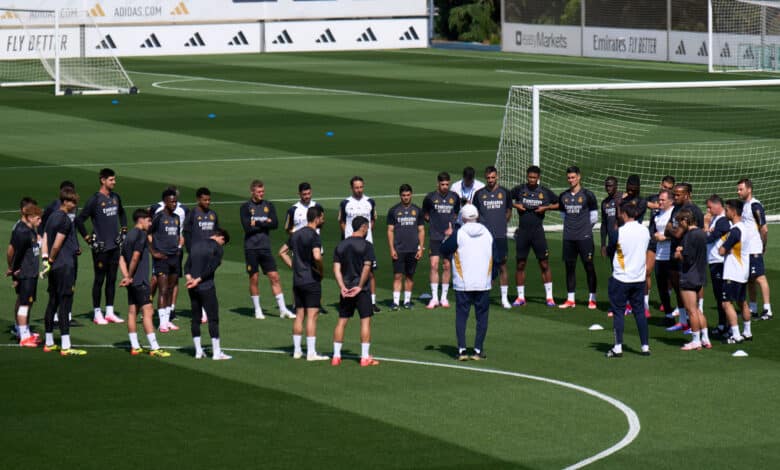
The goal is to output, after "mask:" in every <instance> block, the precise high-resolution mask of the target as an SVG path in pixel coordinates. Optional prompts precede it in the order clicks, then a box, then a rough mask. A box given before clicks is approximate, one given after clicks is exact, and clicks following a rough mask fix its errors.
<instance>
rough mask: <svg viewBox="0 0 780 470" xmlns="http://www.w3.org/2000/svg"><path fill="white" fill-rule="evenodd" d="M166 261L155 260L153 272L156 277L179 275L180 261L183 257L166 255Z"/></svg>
mask: <svg viewBox="0 0 780 470" xmlns="http://www.w3.org/2000/svg"><path fill="white" fill-rule="evenodd" d="M166 256H168V257H167V258H165V259H154V260H153V262H152V270H153V271H154V275H155V276H161V275H166V276H168V275H171V274H174V275H178V274H179V269H180V268H179V264H180V263H179V260H180V259H181V255H166Z"/></svg>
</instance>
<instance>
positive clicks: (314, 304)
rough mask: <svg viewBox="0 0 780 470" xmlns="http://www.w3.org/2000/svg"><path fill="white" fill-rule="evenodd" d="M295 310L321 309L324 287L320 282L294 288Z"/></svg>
mask: <svg viewBox="0 0 780 470" xmlns="http://www.w3.org/2000/svg"><path fill="white" fill-rule="evenodd" d="M293 298H294V302H295V308H319V307H320V302H321V300H322V285H321V284H320V283H319V282H314V283H312V284H305V285H302V286H293Z"/></svg>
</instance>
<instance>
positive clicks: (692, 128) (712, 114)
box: [496, 80, 780, 224]
mask: <svg viewBox="0 0 780 470" xmlns="http://www.w3.org/2000/svg"><path fill="white" fill-rule="evenodd" d="M537 109H538V112H536V110H537ZM535 116H538V118H535ZM537 119H538V124H535V121H536V120H537ZM537 126H538V130H537V129H536V128H537ZM778 128H780V80H750V81H722V82H675V83H625V84H623V83H621V84H595V85H561V86H557V85H538V86H535V87H530V86H524V87H513V88H512V89H511V90H510V93H509V97H508V100H507V105H506V114H505V117H504V126H503V129H502V134H501V142H500V144H499V149H498V154H497V159H496V167H497V168H498V169H499V172H500V175H501V181H502V184H504V185H505V186H507V187H510V188H511V187H513V186H514V185H517V184H521V183H523V182H525V171H526V169H527V168H528V166H530V165H532V164H538V165H539V166H540V167H541V168H542V181H543V184H544V185H546V186H548V187H550V188H551V189H553V190H554V191H555V192H561V191H563V190H565V189H566V188H567V183H566V168H567V167H568V166H571V165H577V166H579V167H580V168H581V170H582V172H583V180H582V181H583V185H584V186H585V187H587V188H588V189H590V190H592V191H594V192H595V193H596V194H598V195H600V196H601V197H603V195H604V189H603V188H604V180H605V179H606V177H607V176H615V177H617V178H618V180H619V184H620V186H621V187H622V186H624V185H625V181H626V179H627V178H628V176H629V175H632V174H637V175H639V176H640V178H641V181H642V188H643V191H642V192H643V194H644V195H647V194H650V193H654V192H655V191H657V188H658V185H659V182H660V180H661V179H662V178H663V177H664V176H666V175H672V176H674V177H675V178H676V179H677V180H678V181H685V182H689V183H691V184H692V185H693V187H694V200H695V201H696V202H697V203H698V204H701V205H702V206H703V204H704V200H705V199H706V198H707V197H709V196H710V195H711V194H719V195H721V196H722V197H724V198H729V197H736V183H737V181H738V180H739V179H740V178H743V177H747V178H751V179H752V180H753V183H754V188H755V194H756V196H757V197H758V198H759V199H761V201H762V202H763V203H764V205H765V207H766V210H767V213H768V214H770V215H771V216H772V217H771V220H774V221H776V220H778V217H777V216H778V215H780V186H778V184H777V181H780V136H779V135H777V129H778ZM537 135H538V137H536V138H535V137H534V136H537ZM535 155H539V157H538V158H539V162H538V163H537V161H536V157H535ZM548 218H549V220H547V219H548ZM548 218H546V219H545V222H546V223H551V224H555V223H557V222H560V219H559V218H558V217H557V215H555V214H549V216H548Z"/></svg>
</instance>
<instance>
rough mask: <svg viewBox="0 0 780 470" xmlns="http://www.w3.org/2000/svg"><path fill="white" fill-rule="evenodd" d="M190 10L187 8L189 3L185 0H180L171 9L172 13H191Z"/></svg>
mask: <svg viewBox="0 0 780 470" xmlns="http://www.w3.org/2000/svg"><path fill="white" fill-rule="evenodd" d="M189 14H190V11H189V10H188V9H187V5H185V4H184V2H179V4H178V5H176V8H174V9H173V10H171V15H189Z"/></svg>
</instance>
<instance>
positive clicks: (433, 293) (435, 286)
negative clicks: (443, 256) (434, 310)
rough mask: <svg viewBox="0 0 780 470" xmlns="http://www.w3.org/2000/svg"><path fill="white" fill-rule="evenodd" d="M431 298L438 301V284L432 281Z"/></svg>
mask: <svg viewBox="0 0 780 470" xmlns="http://www.w3.org/2000/svg"><path fill="white" fill-rule="evenodd" d="M431 300H433V301H436V302H438V301H439V285H438V284H434V283H433V282H432V283H431Z"/></svg>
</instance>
